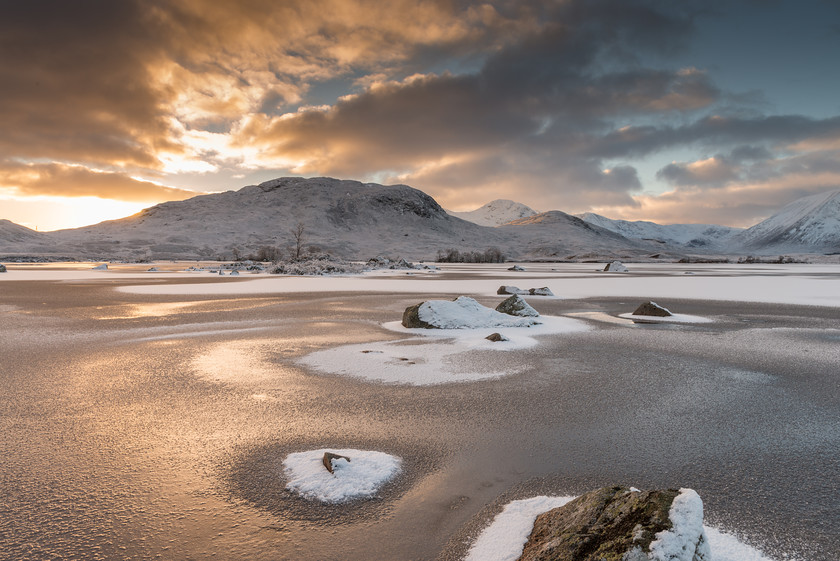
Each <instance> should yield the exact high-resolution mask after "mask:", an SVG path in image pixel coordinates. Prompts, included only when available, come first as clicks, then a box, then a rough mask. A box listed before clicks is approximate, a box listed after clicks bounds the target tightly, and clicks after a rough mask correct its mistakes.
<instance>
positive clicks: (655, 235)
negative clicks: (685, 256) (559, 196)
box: [578, 212, 743, 251]
mask: <svg viewBox="0 0 840 561" xmlns="http://www.w3.org/2000/svg"><path fill="white" fill-rule="evenodd" d="M578 216H579V217H580V218H581V219H583V220H585V221H586V222H588V223H589V224H595V225H597V226H601V227H602V228H606V229H607V230H610V231H612V232H615V233H617V234H621V235H622V236H625V237H627V238H633V239H640V240H649V241H654V242H657V243H661V244H669V245H674V246H678V247H684V248H686V249H693V250H699V251H724V250H726V249H727V248H728V247H729V246H730V242H731V241H732V238H733V237H734V236H736V235H737V234H738V233H739V232H741V231H742V230H743V228H732V227H730V226H718V225H716V224H657V223H656V222H647V221H644V220H636V221H629V220H613V219H611V218H606V217H605V216H601V215H600V214H595V213H593V212H586V213H583V214H580V215H578Z"/></svg>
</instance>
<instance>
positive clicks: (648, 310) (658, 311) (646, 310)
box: [633, 302, 674, 318]
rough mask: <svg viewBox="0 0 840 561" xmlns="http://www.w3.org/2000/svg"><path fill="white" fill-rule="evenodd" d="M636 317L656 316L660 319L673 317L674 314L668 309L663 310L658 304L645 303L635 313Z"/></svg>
mask: <svg viewBox="0 0 840 561" xmlns="http://www.w3.org/2000/svg"><path fill="white" fill-rule="evenodd" d="M633 315H634V316H655V317H660V318H667V317H671V316H672V315H674V314H672V313H671V312H670V310H668V308H663V307H662V306H660V305H659V304H657V303H656V302H645V303H644V304H642V305H641V306H639V307H638V308H636V311H635V312H633Z"/></svg>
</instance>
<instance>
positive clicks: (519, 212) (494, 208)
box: [446, 199, 537, 227]
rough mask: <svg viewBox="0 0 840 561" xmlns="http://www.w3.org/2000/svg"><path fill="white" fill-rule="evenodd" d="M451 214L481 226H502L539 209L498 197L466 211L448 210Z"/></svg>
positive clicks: (533, 213) (532, 213)
mask: <svg viewBox="0 0 840 561" xmlns="http://www.w3.org/2000/svg"><path fill="white" fill-rule="evenodd" d="M446 212H448V213H449V214H450V215H451V216H455V217H457V218H460V219H461V220H466V221H468V222H472V223H474V224H478V225H479V226H491V227H493V226H501V225H502V224H507V223H508V222H513V221H514V220H518V219H520V218H525V217H528V216H533V215H535V214H537V211H536V210H534V209H532V208H531V207H529V206H527V205H524V204H522V203H517V202H515V201H511V200H508V199H496V200H495V201H490V202H489V203H487V204H486V205H484V206H482V207H480V208H477V209H475V210H470V211H466V212H453V211H449V210H447V211H446Z"/></svg>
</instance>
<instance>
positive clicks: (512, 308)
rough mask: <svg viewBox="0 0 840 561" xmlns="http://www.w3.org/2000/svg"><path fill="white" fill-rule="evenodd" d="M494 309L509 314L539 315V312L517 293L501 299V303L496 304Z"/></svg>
mask: <svg viewBox="0 0 840 561" xmlns="http://www.w3.org/2000/svg"><path fill="white" fill-rule="evenodd" d="M496 311H497V312H500V313H502V314H507V315H509V316H519V317H532V318H536V317H539V316H540V314H539V312H537V310H535V309H534V308H533V307H531V305H530V304H528V302H526V301H525V300H523V298H522V297H521V296H520V295H518V294H514V295H513V296H511V297H510V298H507V299H505V300H503V301H502V303H500V304H499V305H498V306H496Z"/></svg>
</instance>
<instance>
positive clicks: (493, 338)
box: [485, 333, 510, 343]
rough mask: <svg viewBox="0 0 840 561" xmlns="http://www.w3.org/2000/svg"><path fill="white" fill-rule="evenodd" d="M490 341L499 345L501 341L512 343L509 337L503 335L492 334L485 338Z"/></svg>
mask: <svg viewBox="0 0 840 561" xmlns="http://www.w3.org/2000/svg"><path fill="white" fill-rule="evenodd" d="M485 339H487V340H488V341H493V342H494V343H498V342H499V341H510V339H508V338H507V337H505V336H504V335H502V334H501V333H491V334H490V335H488V336H487V337H485Z"/></svg>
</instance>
